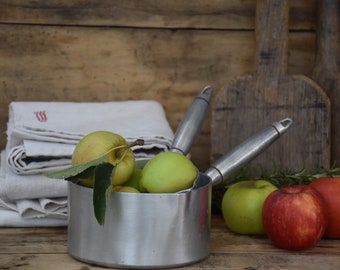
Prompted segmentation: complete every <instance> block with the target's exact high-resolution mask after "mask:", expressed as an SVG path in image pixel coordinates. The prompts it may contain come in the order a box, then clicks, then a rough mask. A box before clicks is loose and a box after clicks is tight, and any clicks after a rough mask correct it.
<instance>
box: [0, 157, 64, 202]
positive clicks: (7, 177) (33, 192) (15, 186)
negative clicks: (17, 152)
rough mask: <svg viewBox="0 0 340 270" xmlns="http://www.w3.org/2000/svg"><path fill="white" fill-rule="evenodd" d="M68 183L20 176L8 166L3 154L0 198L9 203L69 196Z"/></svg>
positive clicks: (46, 178) (0, 168)
mask: <svg viewBox="0 0 340 270" xmlns="http://www.w3.org/2000/svg"><path fill="white" fill-rule="evenodd" d="M67 192H68V189H67V181H65V180H62V179H51V178H48V177H46V176H44V175H42V174H32V175H18V174H15V173H13V172H12V171H11V170H9V169H8V167H7V166H6V159H5V152H4V151H2V152H1V167H0V198H2V199H4V200H6V201H7V200H8V201H15V200H23V199H37V198H54V197H66V196H67Z"/></svg>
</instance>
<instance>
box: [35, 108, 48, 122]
mask: <svg viewBox="0 0 340 270" xmlns="http://www.w3.org/2000/svg"><path fill="white" fill-rule="evenodd" d="M33 113H34V115H35V117H36V118H37V120H38V121H39V122H47V115H46V111H39V112H33Z"/></svg>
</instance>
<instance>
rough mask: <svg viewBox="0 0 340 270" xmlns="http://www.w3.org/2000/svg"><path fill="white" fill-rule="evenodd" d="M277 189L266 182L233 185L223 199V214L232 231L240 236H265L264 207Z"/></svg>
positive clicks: (242, 182) (246, 182)
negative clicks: (270, 195) (265, 202)
mask: <svg viewBox="0 0 340 270" xmlns="http://www.w3.org/2000/svg"><path fill="white" fill-rule="evenodd" d="M274 190H277V187H276V186H274V185H273V184H271V183H270V182H268V181H265V180H247V181H241V182H237V183H235V184H232V185H231V186H230V187H229V188H228V189H227V190H226V192H225V193H224V195H223V198H222V214H223V218H224V221H225V223H226V225H227V227H228V228H229V230H230V231H232V232H235V233H239V234H257V235H263V234H265V231H264V227H263V224H262V207H263V203H264V201H265V199H266V198H267V196H268V195H269V194H270V193H271V192H273V191H274Z"/></svg>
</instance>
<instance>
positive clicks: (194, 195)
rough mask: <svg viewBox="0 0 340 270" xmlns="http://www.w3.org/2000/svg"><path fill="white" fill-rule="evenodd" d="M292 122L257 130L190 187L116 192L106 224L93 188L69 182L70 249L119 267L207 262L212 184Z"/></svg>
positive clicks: (79, 255) (82, 257) (85, 257)
mask: <svg viewBox="0 0 340 270" xmlns="http://www.w3.org/2000/svg"><path fill="white" fill-rule="evenodd" d="M290 124H291V120H290V119H285V120H283V121H280V122H275V123H273V124H272V125H271V126H269V127H267V128H265V129H263V130H261V131H259V132H258V133H256V134H255V135H253V136H252V137H251V138H249V139H248V140H247V141H245V142H244V143H243V144H241V145H240V146H238V147H236V148H235V150H233V151H231V152H230V153H229V154H227V155H226V156H224V157H223V158H222V159H221V160H219V161H217V162H216V164H215V166H213V167H211V168H210V169H209V170H207V172H206V173H200V174H199V177H198V178H197V180H196V181H195V184H194V186H193V188H192V189H190V190H186V191H184V192H179V193H171V194H170V193H164V194H156V193H154V194H151V193H150V194H143V193H140V194H139V193H120V192H114V193H112V194H111V196H110V201H109V205H108V209H107V214H106V219H105V224H104V225H103V226H100V225H99V224H98V223H97V221H96V219H95V217H94V215H93V203H92V194H93V189H91V188H86V187H83V186H79V185H76V184H73V183H70V184H69V187H70V188H69V226H68V251H69V253H70V254H71V255H72V256H73V257H75V258H77V259H79V260H81V261H84V262H88V263H92V264H96V265H101V266H107V267H118V268H139V269H154V268H169V267H177V266H183V265H187V264H192V263H194V262H197V261H200V260H203V259H204V258H206V257H207V256H208V255H209V249H210V245H209V242H210V204H211V188H212V185H213V184H217V183H219V182H220V181H222V179H223V178H224V177H225V176H226V175H227V174H229V173H231V172H232V171H234V170H235V169H237V168H239V167H241V166H242V165H244V164H245V163H247V162H248V161H250V160H251V159H253V158H254V157H255V156H256V155H257V154H259V153H260V152H262V151H263V150H264V149H265V148H267V147H268V146H269V145H270V144H271V143H273V142H274V141H275V140H276V139H277V138H278V137H280V135H281V134H283V133H284V132H285V131H286V130H287V129H288V128H289V126H290ZM189 133H190V132H189ZM192 133H194V132H192ZM189 135H190V136H192V134H189ZM190 136H189V137H190ZM189 142H192V139H190V140H189ZM145 162H146V161H139V163H138V166H140V167H141V168H142V167H143V166H144V164H145Z"/></svg>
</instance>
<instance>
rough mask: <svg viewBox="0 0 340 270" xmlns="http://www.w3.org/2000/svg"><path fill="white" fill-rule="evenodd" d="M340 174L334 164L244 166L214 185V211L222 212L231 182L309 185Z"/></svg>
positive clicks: (282, 185) (339, 168)
mask: <svg viewBox="0 0 340 270" xmlns="http://www.w3.org/2000/svg"><path fill="white" fill-rule="evenodd" d="M328 175H333V176H340V167H336V166H335V165H333V166H332V167H331V168H330V169H325V168H323V167H320V168H317V169H315V170H314V171H307V170H306V169H304V168H303V169H300V170H277V169H276V168H274V169H273V170H272V172H268V171H265V170H263V169H262V168H257V169H256V168H251V167H249V166H248V167H247V166H245V167H243V168H242V169H240V170H238V171H237V172H235V173H234V174H232V175H231V176H230V177H228V178H227V179H225V180H224V181H223V182H222V183H220V184H218V185H216V186H214V188H213V197H212V212H213V213H220V212H221V209H220V208H221V202H222V198H223V195H224V193H225V191H226V190H227V189H228V187H229V186H230V185H231V184H234V183H236V182H240V181H245V180H257V179H263V180H266V181H268V182H270V183H272V184H273V185H275V186H276V187H278V188H282V187H285V186H290V185H298V184H302V185H308V184H309V183H311V182H312V181H313V180H315V179H317V178H320V177H324V176H328Z"/></svg>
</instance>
